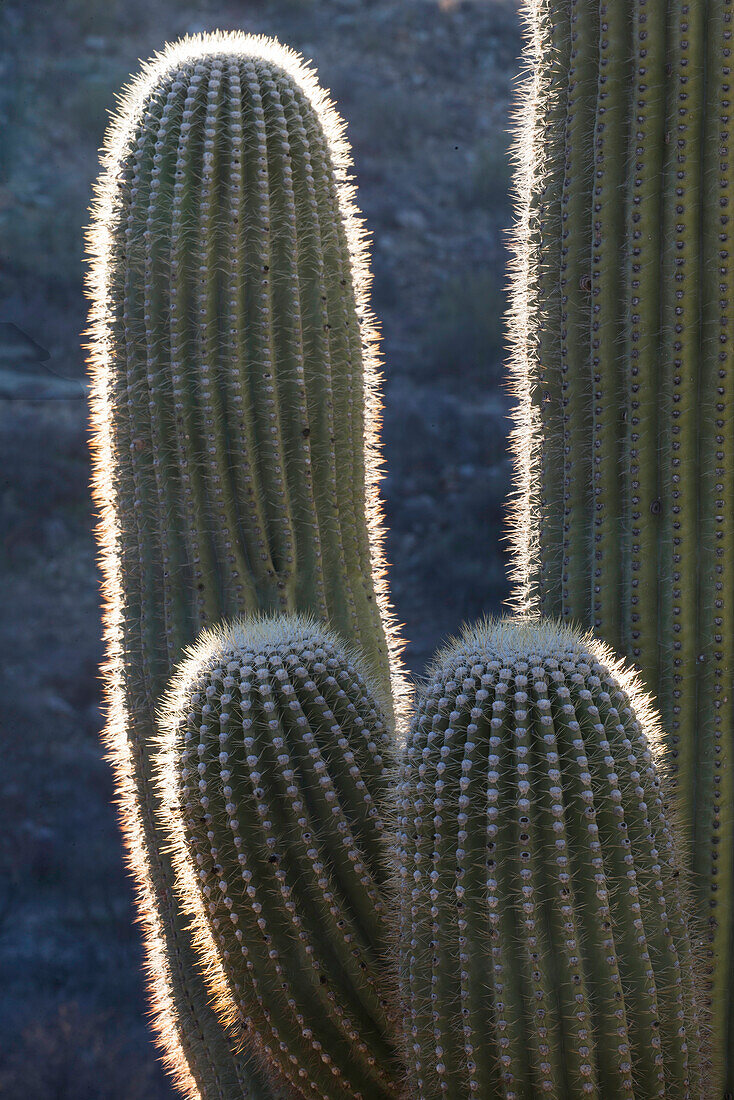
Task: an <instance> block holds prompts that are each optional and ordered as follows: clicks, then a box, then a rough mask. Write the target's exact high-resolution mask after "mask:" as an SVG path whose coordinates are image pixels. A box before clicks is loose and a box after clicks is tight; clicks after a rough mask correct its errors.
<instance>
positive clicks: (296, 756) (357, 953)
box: [159, 615, 403, 1100]
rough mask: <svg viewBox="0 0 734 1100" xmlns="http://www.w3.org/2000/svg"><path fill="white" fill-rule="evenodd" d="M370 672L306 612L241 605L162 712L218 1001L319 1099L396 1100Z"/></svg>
mask: <svg viewBox="0 0 734 1100" xmlns="http://www.w3.org/2000/svg"><path fill="white" fill-rule="evenodd" d="M370 679H371V678H370V677H369V676H366V675H364V674H363V673H362V672H360V670H359V664H358V662H357V661H355V660H353V658H352V657H351V656H350V655H349V654H348V652H346V651H345V650H344V648H343V646H342V644H341V643H340V642H339V641H338V639H337V637H336V636H335V635H332V634H331V633H329V632H328V631H326V630H324V628H323V627H321V626H319V625H317V624H316V623H315V622H314V621H312V620H308V619H303V618H300V617H291V616H286V615H283V616H278V617H267V618H262V619H249V620H240V621H237V622H235V623H233V624H232V625H226V626H220V627H217V628H216V629H214V630H212V631H210V632H206V633H204V634H203V635H202V637H201V638H200V639H199V641H198V642H197V644H196V646H195V647H194V648H193V649H191V650H190V652H189V656H188V657H187V659H186V660H185V661H184V662H183V663H182V665H181V666H180V667H179V669H178V671H177V673H176V675H175V678H174V680H173V682H172V687H171V690H170V693H169V694H168V696H167V698H166V703H165V706H164V709H163V712H162V717H161V728H162V730H164V731H165V733H164V739H163V741H162V744H161V754H160V757H159V768H160V772H159V783H160V794H161V796H162V800H163V805H164V820H165V824H166V831H167V833H168V835H169V836H170V838H171V841H172V843H173V855H174V861H175V865H176V873H177V891H178V893H179V894H180V896H181V899H182V904H183V906H184V908H185V910H186V911H187V912H189V913H190V914H191V915H192V916H193V918H194V923H195V938H196V942H197V946H198V949H199V951H200V954H201V955H202V956H203V957H204V958H205V959H206V960H207V964H208V978H209V984H210V987H211V990H212V996H213V1000H214V1003H215V1007H216V1010H217V1012H218V1014H219V1015H220V1017H221V1018H222V1019H223V1020H225V1021H227V1022H230V1023H238V1024H239V1025H240V1027H241V1029H242V1032H243V1034H244V1037H245V1038H244V1041H245V1044H246V1046H248V1047H249V1048H250V1049H251V1050H254V1051H255V1052H257V1054H258V1055H259V1057H260V1061H261V1062H262V1063H263V1064H269V1065H270V1066H272V1067H273V1069H274V1071H275V1073H276V1075H277V1076H279V1077H281V1076H282V1077H283V1078H285V1079H286V1080H287V1081H289V1082H290V1083H291V1085H292V1087H293V1089H294V1090H297V1091H298V1094H299V1095H301V1094H302V1095H303V1096H305V1097H309V1098H319V1100H389V1098H390V1097H397V1095H398V1093H399V1083H400V1081H401V1078H402V1076H403V1075H402V1073H401V1071H400V1063H399V1058H398V1056H397V1053H396V1047H397V1044H396V1040H395V1033H396V1030H397V1024H396V1017H397V997H396V990H395V988H394V985H395V983H394V981H390V980H389V974H390V971H389V959H390V954H391V951H390V942H391V939H390V936H391V928H392V922H391V919H390V912H391V909H392V906H391V905H390V900H389V898H390V894H389V887H388V883H389V882H390V881H391V878H392V872H391V864H390V846H389V845H388V844H387V843H386V841H385V837H384V835H383V834H384V829H385V825H384V821H383V815H384V812H385V807H386V802H387V799H388V792H389V785H390V784H389V780H390V775H391V769H392V767H393V764H394V741H393V736H392V733H391V731H390V729H389V728H388V725H387V723H386V719H385V710H384V703H383V706H381V705H380V703H379V702H378V701H377V697H376V692H375V689H374V688H371V687H370V686H369V680H370ZM378 682H379V681H378ZM377 694H379V692H378V693H377Z"/></svg>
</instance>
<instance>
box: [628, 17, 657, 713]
mask: <svg viewBox="0 0 734 1100" xmlns="http://www.w3.org/2000/svg"><path fill="white" fill-rule="evenodd" d="M665 13H666V5H665V2H664V0H636V3H635V5H634V10H633V65H634V85H633V89H632V118H631V126H630V136H629V143H630V148H629V163H630V167H631V171H630V175H629V182H628V188H627V209H626V237H627V242H628V243H627V264H626V271H625V279H626V285H625V288H624V295H625V298H626V302H627V308H628V312H629V316H628V318H627V324H626V326H625V339H626V344H625V357H626V376H625V388H626V409H625V413H626V424H625V427H626V433H625V439H624V457H623V462H624V467H625V470H626V471H628V475H627V476H628V477H629V493H628V494H627V495H626V497H625V501H626V505H625V517H624V532H623V539H624V543H625V546H626V548H627V549H626V552H625V554H624V565H623V574H624V575H623V582H622V593H623V598H622V604H623V616H624V623H623V637H624V648H625V651H626V652H628V653H629V654H630V656H632V657H633V658H634V660H635V664H636V665H637V667H638V668H639V669H640V672H641V673H642V678H643V680H644V682H645V684H646V685H647V688H648V690H649V691H651V692H653V693H654V692H655V691H656V690H657V683H658V643H657V630H658V610H657V606H655V607H653V606H652V603H653V599H652V594H653V593H654V592H656V590H657V584H658V579H657V570H658V560H657V556H658V540H659V532H658V528H659V525H660V522H661V521H660V516H659V512H660V506H659V503H658V501H659V485H658V476H659V472H658V447H657V419H658V409H659V395H658V378H659V371H660V362H659V355H660V280H659V279H656V278H651V277H648V272H650V271H655V270H657V269H659V265H660V249H661V237H660V213H661V178H662V170H663V150H664V148H665V145H664V133H665V38H664V35H662V34H659V33H656V28H658V27H661V26H663V24H664V21H665ZM643 612H644V613H643Z"/></svg>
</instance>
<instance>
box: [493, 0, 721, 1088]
mask: <svg viewBox="0 0 734 1100" xmlns="http://www.w3.org/2000/svg"><path fill="white" fill-rule="evenodd" d="M733 10H734V5H732V2H731V0H711V2H709V3H706V4H704V3H690V2H686V0H673V2H671V3H664V2H663V0H634V2H632V3H629V4H628V3H625V2H623V0H532V2H531V0H528V3H526V5H525V14H526V20H527V23H528V27H529V34H528V50H527V55H526V56H527V63H528V66H529V68H530V69H531V70H532V73H533V75H532V76H530V77H528V80H527V82H526V87H525V94H526V101H525V102H524V103H523V106H522V116H521V119H520V122H519V125H520V133H519V135H518V139H517V154H518V155H517V161H518V170H517V175H518V186H517V191H518V195H519V196H520V197H521V198H522V201H521V202H520V204H519V210H518V221H517V244H516V256H517V259H516V263H515V274H514V290H513V294H514V304H513V339H514V345H515V355H514V364H513V373H514V381H515V389H516V394H517V398H518V404H517V410H516V418H517V427H516V430H515V432H514V436H513V446H514V451H515V489H516V494H515V505H514V514H513V517H512V520H511V524H510V534H511V538H512V541H513V547H514V553H513V572H514V581H515V591H514V603H515V606H516V608H518V609H519V610H525V611H526V610H533V609H535V610H539V611H541V612H546V613H551V614H554V615H555V614H557V615H560V616H561V617H562V618H563V620H564V621H566V622H575V623H577V624H579V625H582V626H587V627H591V628H593V629H594V630H595V631H596V632H597V633H598V635H599V636H600V637H601V638H602V639H603V640H604V641H606V642H607V643H608V644H610V645H611V646H613V647H614V648H615V649H616V650H618V651H619V652H621V653H623V654H624V655H625V656H627V657H629V658H630V659H631V660H632V661H633V662H634V663H635V664H636V666H637V667H638V668H639V670H640V673H641V675H642V678H643V682H644V684H645V686H646V688H647V689H648V690H649V691H651V692H652V694H653V695H654V696H655V697H656V698H657V700H658V703H659V706H660V709H661V715H662V720H663V727H664V729H665V731H666V736H667V738H668V744H669V747H670V749H671V785H672V786H671V790H672V791H673V793H674V794H675V797H676V799H677V801H678V804H679V811H680V815H681V819H682V821H683V823H684V825H685V827H686V830H687V837H688V841H689V845H688V847H689V851H690V860H691V864H692V866H693V867H695V870H696V875H695V880H694V883H695V897H696V903H697V906H698V907H699V909H700V910H701V912H703V913H705V916H706V928H707V938H708V955H707V957H706V959H705V960H704V963H703V965H704V968H705V970H706V979H707V996H708V999H709V1002H710V1008H711V1026H712V1028H713V1032H714V1047H715V1049H716V1051H718V1052H719V1054H720V1055H721V1059H720V1061H721V1062H722V1066H723V1064H724V1062H725V1061H726V1058H725V1057H724V1055H725V1052H726V1051H728V1052H729V1055H728V1060H729V1062H730V1066H729V1068H728V1069H722V1073H723V1074H725V1076H722V1077H721V1078H720V1079H719V1080H717V1081H716V1082H715V1091H716V1092H717V1094H718V1095H721V1094H723V1093H724V1091H726V1090H728V1091H730V1092H734V1006H732V1004H731V994H730V987H731V977H732V965H733V963H734V954H733V944H734V941H733V938H732V927H733V921H734V914H733V913H732V886H733V885H734V883H733V878H734V811H733V810H732V806H734V791H733V790H732V763H733V760H732V753H733V751H734V740H733V738H734V691H733V690H732V678H733V677H734V633H732V629H731V627H732V625H733V624H734V620H733V619H732V615H733V614H734V611H733V610H732V608H733V607H734V574H732V570H731V556H732V534H734V529H733V528H732V519H731V516H732V512H733V511H734V507H733V502H734V496H733V494H734V470H733V468H732V461H733V460H732V450H733V449H734V443H732V430H731V420H730V417H731V413H730V412H729V406H730V404H731V397H732V394H731V385H732V381H731V376H732V370H733V369H734V365H733V364H732V353H733V352H732V339H731V333H730V323H731V318H730V313H731V311H732V308H733V307H734V297H733V295H732V285H731V260H730V252H731V242H730V224H729V223H730V218H731V211H732V186H733V184H732V175H731V171H730V169H731V147H730V146H731V140H730V130H731V127H730V113H731V56H730V53H731V47H732V29H733V27H732V18H733ZM569 34H570V48H569V47H568V46H565V45H564V43H565V42H566V41H567V36H568V35H569ZM549 104H550V105H551V106H550V107H549ZM561 115H562V116H563V118H564V119H565V128H564V130H563V134H562V138H561V139H560V141H561V142H562V145H563V154H561V152H560V151H559V149H558V146H559V133H560V125H559V124H560V117H561ZM559 195H560V199H559V198H558V196H559ZM559 203H560V211H559ZM546 208H547V209H548V215H547V216H546V215H545V210H546ZM537 209H541V210H542V211H543V222H542V233H538V232H537V230H536V229H535V228H534V223H533V212H534V211H535V210H537ZM551 215H552V216H551ZM559 301H560V307H559V305H558V303H559ZM559 312H560V317H559V316H558V314H559ZM556 332H557V333H558V337H557V338H556ZM561 469H562V471H563V475H562V481H563V484H562V487H559V484H558V475H557V471H559V470H561ZM561 490H562V491H561ZM561 498H562V499H561ZM560 517H562V522H561V523H559V518H560Z"/></svg>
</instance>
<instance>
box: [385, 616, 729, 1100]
mask: <svg viewBox="0 0 734 1100" xmlns="http://www.w3.org/2000/svg"><path fill="white" fill-rule="evenodd" d="M660 739H661V733H660V727H659V724H658V720H657V717H656V716H655V714H654V712H653V711H652V708H651V706H650V702H649V700H648V698H647V697H646V696H645V695H644V694H643V693H642V691H641V690H640V688H639V684H638V682H637V680H636V678H635V677H634V676H633V675H632V673H631V672H630V671H629V669H628V668H625V666H623V665H622V663H621V662H619V661H618V660H616V659H614V658H613V656H612V654H611V651H610V650H609V649H607V647H605V646H604V645H603V644H602V643H600V642H598V641H595V640H594V639H593V638H592V637H591V636H590V635H584V636H582V635H580V634H577V633H574V632H572V631H571V630H569V629H568V628H567V627H564V626H562V625H560V624H559V625H557V624H556V623H554V622H552V621H546V622H539V621H536V620H525V621H523V620H519V621H510V620H506V621H500V622H496V623H493V622H490V623H487V624H482V625H480V626H478V627H475V628H473V629H471V630H466V631H465V633H464V634H463V636H462V637H461V638H460V639H459V640H458V641H457V642H454V643H452V644H451V645H449V646H448V647H447V648H446V649H444V650H443V651H441V652H440V653H439V654H438V656H437V658H436V660H435V662H434V664H433V666H432V667H431V669H430V670H429V674H428V678H427V681H426V684H425V686H424V688H423V689H422V690H421V692H420V694H419V698H418V702H417V708H416V713H415V717H414V720H413V723H412V727H411V730H410V734H409V737H408V743H407V746H406V748H405V756H404V760H403V765H402V769H401V780H400V784H399V824H398V857H399V864H400V875H401V879H400V881H401V883H402V886H401V910H400V914H401V929H400V970H401V986H402V993H403V1000H404V1003H405V1005H406V1010H407V1011H406V1024H405V1027H406V1033H407V1034H406V1042H407V1053H408V1059H409V1062H410V1066H411V1073H412V1086H413V1093H411V1095H415V1096H416V1097H417V1098H418V1100H441V1098H445V1100H454V1098H456V1097H460V1096H461V1097H465V1096H476V1097H478V1098H479V1100H493V1098H495V1097H497V1098H503V1100H510V1098H512V1100H531V1098H532V1097H537V1096H540V1095H549V1096H556V1097H567V1098H569V1100H572V1098H576V1097H578V1098H579V1100H580V1098H581V1097H597V1098H598V1100H601V1098H602V1097H603V1098H604V1100H612V1098H619V1100H633V1098H634V1100H652V1098H653V1097H660V1098H663V1097H664V1098H666V1100H672V1098H673V1097H681V1098H682V1097H688V1098H692V1097H699V1098H702V1097H704V1096H705V1095H709V1094H708V1093H707V1092H706V1088H707V1084H706V1081H705V1079H704V1074H705V1061H706V1057H705V1049H704V1044H703V1040H702V1033H703V1028H702V1022H703V1021H702V1020H701V1018H700V1016H701V1013H700V1009H699V1006H698V1003H697V995H696V988H695V987H696V964H697V960H696V958H695V957H694V949H693V940H692V937H691V933H690V931H689V928H688V925H687V905H686V903H687V899H686V896H685V893H684V885H683V881H682V876H681V874H680V864H679V857H678V852H677V843H676V839H675V835H674V832H673V829H672V826H671V821H670V816H669V811H668V807H667V804H666V800H665V795H664V793H663V790H662V789H661V782H660V777H659V773H658V770H657V768H656V763H655V757H656V755H657V750H659V748H660V744H659V742H660Z"/></svg>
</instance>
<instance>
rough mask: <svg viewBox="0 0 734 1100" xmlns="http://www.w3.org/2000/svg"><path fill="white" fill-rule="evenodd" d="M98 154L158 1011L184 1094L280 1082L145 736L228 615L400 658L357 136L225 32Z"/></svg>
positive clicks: (272, 54) (98, 407)
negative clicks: (198, 918)
mask: <svg viewBox="0 0 734 1100" xmlns="http://www.w3.org/2000/svg"><path fill="white" fill-rule="evenodd" d="M103 166H104V170H103V174H102V176H101V179H100V182H99V185H98V190H97V197H96V205H95V209H94V224H93V226H92V229H91V233H90V238H89V251H90V255H91V260H92V266H91V275H90V280H89V287H90V295H91V299H92V307H91V336H92V344H91V369H92V377H93V399H92V424H93V432H94V449H95V468H94V496H95V500H96V503H97V506H98V508H99V510H100V514H101V521H100V526H99V541H100V546H101V554H102V565H103V569H104V575H105V590H104V591H105V604H106V609H105V616H106V637H107V671H106V683H107V697H108V706H109V721H108V727H107V743H108V746H109V748H110V752H111V755H112V757H113V760H114V764H115V769H116V774H117V782H118V793H119V800H120V805H121V808H122V818H123V825H124V830H125V836H126V842H127V847H128V851H129V857H130V864H131V866H132V867H133V869H134V871H135V875H136V878H137V883H138V896H139V908H140V913H141V915H142V917H143V921H144V928H145V940H146V951H147V968H148V973H149V979H150V985H151V989H152V991H153V998H154V1007H155V1013H156V1026H157V1030H158V1034H159V1037H160V1039H161V1041H162V1044H163V1046H164V1048H165V1050H166V1052H167V1059H168V1064H169V1066H170V1067H172V1068H173V1070H174V1072H175V1075H176V1080H177V1081H178V1083H179V1085H180V1086H181V1087H182V1088H183V1089H184V1090H185V1091H187V1092H188V1094H189V1095H191V1096H197V1095H199V1093H200V1092H201V1093H202V1094H204V1095H205V1096H206V1097H210V1096H212V1097H213V1096H216V1097H223V1096H228V1097H229V1096H241V1095H244V1096H248V1097H251V1096H252V1097H255V1096H265V1095H267V1096H271V1095H272V1093H271V1091H270V1090H266V1091H265V1092H264V1091H263V1089H262V1088H261V1087H260V1085H258V1083H257V1080H256V1078H253V1077H252V1074H251V1072H250V1070H249V1069H247V1070H246V1069H244V1068H243V1064H242V1060H241V1059H240V1058H239V1056H238V1055H237V1050H238V1049H239V1043H240V1039H239V1037H238V1036H237V1035H235V1036H234V1037H233V1038H232V1039H231V1041H230V1038H229V1037H227V1036H226V1035H225V1034H224V1033H223V1031H222V1028H221V1025H220V1023H219V1021H218V1019H217V1018H216V1016H215V1015H214V1014H213V1012H212V1010H211V1008H210V1006H209V1003H208V996H207V993H206V990H205V987H204V984H203V981H202V978H201V976H200V974H199V971H198V968H197V964H196V956H195V951H194V950H193V946H192V943H191V938H190V934H189V932H188V931H187V927H186V919H185V918H184V916H183V914H182V912H181V909H180V905H179V903H178V901H177V899H176V896H175V893H174V891H173V870H172V867H171V862H170V858H169V855H168V851H167V838H166V835H165V832H164V831H163V830H162V827H161V826H160V824H159V823H158V822H157V819H156V814H157V810H158V802H157V798H156V795H155V792H154V790H153V788H152V786H151V767H152V765H151V746H152V742H153V739H154V735H155V713H156V708H157V707H158V704H159V702H160V699H161V695H162V692H163V690H164V687H165V685H166V683H167V681H168V678H169V676H170V674H171V670H172V668H173V666H174V664H175V663H176V662H177V661H178V660H179V659H180V658H181V656H182V653H183V651H184V647H186V646H187V645H190V644H191V643H192V642H193V641H194V640H195V638H196V637H197V635H198V634H199V632H200V631H201V630H202V629H203V628H205V627H208V626H212V625H214V624H215V623H217V622H218V621H219V620H221V619H223V618H225V617H227V616H230V617H231V616H234V615H237V614H242V613H246V612H252V611H257V610H271V611H275V610H278V611H299V610H300V611H309V612H312V613H313V614H314V615H316V616H317V617H319V618H323V619H324V620H327V621H328V622H329V623H330V624H331V625H332V626H333V627H334V628H335V629H338V630H339V631H340V632H341V634H342V635H343V636H344V637H345V638H346V639H347V640H348V641H351V642H358V643H359V645H360V647H361V648H362V650H363V651H364V652H365V654H366V657H367V660H368V662H369V663H370V666H371V667H372V668H373V670H374V674H375V676H376V677H377V681H378V683H379V684H380V686H381V688H382V689H383V690H384V691H385V692H388V691H389V688H390V679H391V676H392V675H397V670H398V649H399V643H398V641H397V636H396V634H395V631H394V629H392V627H391V622H390V616H389V612H388V608H387V602H386V590H385V581H384V577H383V573H384V570H383V568H382V529H381V518H380V504H379V499H378V490H377V482H378V478H379V451H378V439H377V433H378V420H379V405H380V401H379V392H378V382H379V376H378V368H377V354H376V337H375V329H374V326H373V322H372V317H371V314H370V311H369V306H368V300H367V293H368V284H369V274H368V267H367V255H366V249H365V242H364V238H363V234H362V229H361V221H360V219H359V217H358V214H357V211H356V207H355V205H354V196H353V189H352V186H351V184H350V183H349V177H348V171H349V166H350V159H349V150H348V146H347V144H346V141H345V137H344V132H343V124H342V122H341V120H340V119H339V117H338V116H337V114H336V112H335V110H334V108H333V106H332V105H331V103H330V101H329V100H328V98H327V96H326V94H325V93H324V92H323V91H322V90H321V89H320V88H319V86H318V84H317V82H316V79H315V76H314V74H313V72H312V71H310V70H309V69H307V68H306V67H305V66H304V65H303V64H302V63H301V61H300V60H299V59H298V58H297V57H296V56H295V55H294V54H293V53H291V52H290V51H288V50H286V49H283V48H282V47H281V46H279V45H278V44H277V43H276V42H273V41H270V40H266V39H263V38H253V37H249V36H246V35H242V34H228V35H224V34H213V35H207V36H203V37H195V38H190V39H186V40H184V41H182V42H179V43H176V44H175V45H173V46H171V47H168V48H167V49H166V50H165V51H164V52H163V53H162V54H161V55H159V56H158V57H156V58H155V59H154V60H153V61H151V62H150V63H149V64H148V65H147V66H145V68H144V69H143V72H142V75H141V76H140V77H139V78H138V79H137V80H136V81H135V82H134V83H133V84H132V86H131V87H130V88H129V89H128V90H127V92H126V93H125V96H124V98H123V101H122V104H121V107H120V111H119V114H118V117H117V119H116V120H115V122H114V123H113V125H112V127H111V129H110V132H109V134H108V137H107V141H106V147H105V152H104V159H103ZM253 1072H254V1071H253Z"/></svg>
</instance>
